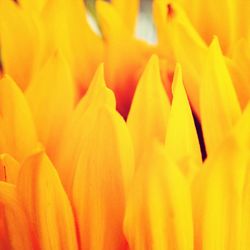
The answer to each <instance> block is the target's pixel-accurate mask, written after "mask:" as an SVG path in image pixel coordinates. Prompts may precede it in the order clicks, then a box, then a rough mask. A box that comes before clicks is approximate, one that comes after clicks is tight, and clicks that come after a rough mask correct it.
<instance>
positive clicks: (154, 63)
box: [127, 55, 170, 164]
mask: <svg viewBox="0 0 250 250" xmlns="http://www.w3.org/2000/svg"><path fill="white" fill-rule="evenodd" d="M169 108H170V104H169V100H168V97H167V95H166V93H165V89H164V87H163V84H162V81H161V76H160V69H159V59H158V57H157V56H155V55H153V56H152V57H151V59H150V60H149V62H148V64H147V66H146V68H145V70H144V72H143V74H142V76H141V78H140V81H139V83H138V85H137V88H136V92H135V95H134V98H133V102H132V105H131V109H130V112H129V116H128V120H127V124H128V128H129V130H130V133H131V135H132V139H133V143H134V148H135V157H136V163H137V164H138V163H139V161H140V158H141V156H142V155H143V153H145V150H147V149H148V148H149V147H151V146H152V142H153V141H154V139H158V140H159V141H160V142H161V143H164V141H165V135H166V128H167V119H168V113H169Z"/></svg>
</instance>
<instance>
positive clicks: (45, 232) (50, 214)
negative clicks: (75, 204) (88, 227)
mask: <svg viewBox="0 0 250 250" xmlns="http://www.w3.org/2000/svg"><path fill="white" fill-rule="evenodd" d="M17 192H18V195H19V197H20V199H21V202H22V205H23V207H24V208H25V210H26V212H27V215H28V219H29V222H30V223H31V225H32V226H33V230H35V232H36V234H37V237H38V241H39V245H40V248H41V249H44V250H47V249H55V250H57V249H58V250H61V249H65V250H66V249H67V250H71V249H72V250H73V249H78V247H77V242H76V231H75V225H74V218H73V213H72V209H71V206H70V203H69V200H68V197H67V196H66V193H65V192H64V190H63V187H62V184H61V182H60V179H59V177H58V175H57V172H56V171H55V168H54V166H53V165H52V163H51V162H50V160H49V159H48V157H47V156H46V155H45V154H44V153H43V152H40V153H36V154H34V155H32V156H31V157H29V158H28V159H27V160H25V162H24V163H23V165H22V166H21V170H20V175H19V178H18V182H17Z"/></svg>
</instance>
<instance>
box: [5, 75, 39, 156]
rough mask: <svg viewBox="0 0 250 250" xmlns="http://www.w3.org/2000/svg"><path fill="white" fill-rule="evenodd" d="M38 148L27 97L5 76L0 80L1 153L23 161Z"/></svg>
mask: <svg viewBox="0 0 250 250" xmlns="http://www.w3.org/2000/svg"><path fill="white" fill-rule="evenodd" d="M36 146H37V136H36V131H35V127H34V123H33V120H32V117H31V112H30V109H29V107H28V104H27V102H26V100H25V97H24V96H23V93H22V92H21V90H20V89H19V88H18V87H17V85H16V84H15V83H14V82H13V81H12V80H11V79H10V78H9V77H8V76H4V77H3V78H2V79H1V80H0V152H1V153H8V154H10V155H12V156H13V157H14V158H15V159H17V160H18V161H22V160H23V159H24V158H25V157H26V156H27V155H29V154H30V153H31V152H32V151H33V150H34V148H35V147H36Z"/></svg>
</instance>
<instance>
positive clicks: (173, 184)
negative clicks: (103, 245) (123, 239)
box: [124, 144, 193, 250]
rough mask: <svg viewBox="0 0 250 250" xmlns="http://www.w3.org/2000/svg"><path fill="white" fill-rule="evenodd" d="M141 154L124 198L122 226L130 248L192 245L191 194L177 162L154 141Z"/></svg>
mask: <svg viewBox="0 0 250 250" xmlns="http://www.w3.org/2000/svg"><path fill="white" fill-rule="evenodd" d="M148 152H149V153H148V154H147V155H145V157H144V158H143V160H142V162H141V164H140V168H138V170H137V172H136V175H135V178H134V182H133V184H132V185H131V189H130V193H129V197H128V200H127V206H126V213H125V223H124V229H125V233H126V236H127V239H128V242H129V246H130V248H131V249H134V250H141V249H144V250H158V249H164V250H168V249H169V250H171V249H176V250H177V249H178V250H185V249H193V243H192V241H193V230H192V228H193V225H192V211H191V198H190V197H191V196H190V193H189V187H188V184H187V182H186V180H185V178H184V176H183V175H182V173H181V172H180V170H179V168H178V166H177V165H175V164H174V163H173V162H171V161H169V160H168V159H167V157H166V154H165V150H164V147H163V146H161V145H158V144H155V145H154V146H153V148H152V149H151V150H150V151H148Z"/></svg>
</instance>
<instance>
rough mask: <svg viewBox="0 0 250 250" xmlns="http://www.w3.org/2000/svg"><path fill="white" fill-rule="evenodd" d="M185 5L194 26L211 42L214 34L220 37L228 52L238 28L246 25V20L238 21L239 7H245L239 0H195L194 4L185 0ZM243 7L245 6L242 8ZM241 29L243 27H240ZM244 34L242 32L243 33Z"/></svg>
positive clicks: (224, 48) (180, 0) (235, 37)
mask: <svg viewBox="0 0 250 250" xmlns="http://www.w3.org/2000/svg"><path fill="white" fill-rule="evenodd" d="M179 2H182V4H183V7H184V8H185V9H186V10H187V14H188V16H189V18H190V20H191V21H192V23H193V24H194V27H195V28H196V29H197V30H198V32H199V33H200V34H201V36H202V37H203V39H204V40H205V41H206V42H207V44H209V43H210V42H211V40H212V38H213V36H214V35H216V36H218V37H219V40H220V42H221V46H222V49H223V51H224V52H228V50H229V49H230V47H231V45H232V43H233V42H235V41H236V40H237V35H239V34H238V33H239V32H238V31H237V29H238V28H240V26H241V25H244V22H245V20H247V19H245V20H244V21H243V20H242V22H241V23H237V21H238V18H239V16H238V15H241V14H240V12H238V11H239V10H238V7H240V9H242V10H243V9H244V7H243V6H244V5H245V6H246V5H247V4H245V2H248V1H238V0H222V1H218V2H217V1H199V0H193V1H192V4H190V3H189V2H188V1H185V0H179ZM242 7H243V8H242ZM240 29H241V28H240ZM241 35H242V34H241Z"/></svg>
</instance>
